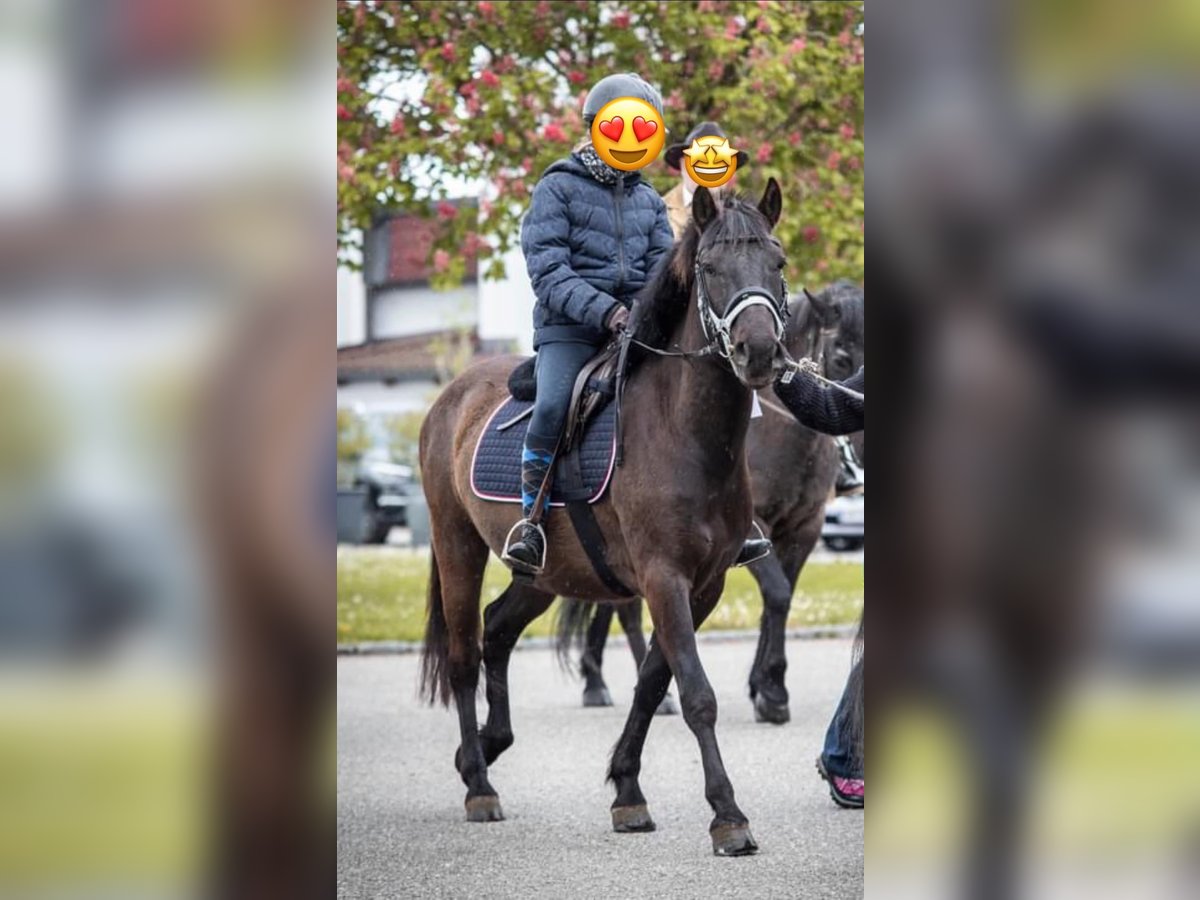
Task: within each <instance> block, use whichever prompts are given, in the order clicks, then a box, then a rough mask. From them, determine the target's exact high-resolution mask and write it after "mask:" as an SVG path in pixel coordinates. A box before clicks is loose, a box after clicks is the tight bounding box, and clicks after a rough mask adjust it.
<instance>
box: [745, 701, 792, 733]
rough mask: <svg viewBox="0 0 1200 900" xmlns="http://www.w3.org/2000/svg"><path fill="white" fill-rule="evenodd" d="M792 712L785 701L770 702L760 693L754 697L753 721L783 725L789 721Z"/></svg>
mask: <svg viewBox="0 0 1200 900" xmlns="http://www.w3.org/2000/svg"><path fill="white" fill-rule="evenodd" d="M791 718H792V714H791V712H790V711H789V710H788V705H787V704H786V703H772V702H771V701H770V700H768V699H767V698H766V697H764V696H763V695H762V694H759V695H758V696H757V697H755V698H754V721H755V722H770V723H771V724H772V725H783V724H784V723H785V722H789V721H791Z"/></svg>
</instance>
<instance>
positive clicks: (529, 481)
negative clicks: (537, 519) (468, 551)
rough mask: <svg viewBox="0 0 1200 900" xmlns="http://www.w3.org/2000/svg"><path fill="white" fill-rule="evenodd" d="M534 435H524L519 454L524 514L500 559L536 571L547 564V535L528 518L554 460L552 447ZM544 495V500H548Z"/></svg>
mask: <svg viewBox="0 0 1200 900" xmlns="http://www.w3.org/2000/svg"><path fill="white" fill-rule="evenodd" d="M546 445H547V442H546V441H541V440H538V438H537V436H536V435H526V438H525V450H524V452H523V453H522V454H521V512H522V514H523V518H522V520H521V521H520V522H518V523H517V524H516V525H515V526H514V527H513V530H512V531H510V532H509V534H508V542H507V545H506V546H505V548H504V553H503V555H502V556H501V559H502V560H503V561H504V562H506V563H508V565H509V566H510V567H511V568H512V569H513V570H514V571H518V572H524V573H526V574H529V575H538V574H540V573H541V571H542V568H543V567H544V566H545V564H546V535H545V533H544V532H543V531H542V529H541V528H540V527H539V526H537V525H534V524H533V523H532V522H530V521H529V519H530V517H531V516H532V515H533V506H534V503H536V502H537V495H538V492H539V491H541V489H542V484H543V483H544V482H545V480H546V476H547V475H548V474H549V472H550V465H551V463H552V462H553V461H554V447H553V445H552V444H551V445H550V446H548V447H547V446H546ZM549 499H550V498H549V497H548V496H547V497H546V502H548V501H549Z"/></svg>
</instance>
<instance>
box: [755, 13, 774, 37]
mask: <svg viewBox="0 0 1200 900" xmlns="http://www.w3.org/2000/svg"><path fill="white" fill-rule="evenodd" d="M758 30H759V31H761V32H762V33H763V34H770V33H771V23H770V22H768V21H767V18H766V16H759V18H758Z"/></svg>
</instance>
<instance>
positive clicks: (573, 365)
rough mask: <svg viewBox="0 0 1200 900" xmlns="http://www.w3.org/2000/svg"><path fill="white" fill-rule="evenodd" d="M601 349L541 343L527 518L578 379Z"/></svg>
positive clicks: (525, 475)
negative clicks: (582, 370) (583, 369)
mask: <svg viewBox="0 0 1200 900" xmlns="http://www.w3.org/2000/svg"><path fill="white" fill-rule="evenodd" d="M598 350H599V348H598V347H597V346H596V345H594V344H588V343H583V342H578V341H550V342H547V343H544V344H541V345H540V346H539V347H538V350H537V362H536V363H535V368H534V377H535V378H536V379H537V398H536V399H535V400H534V402H533V415H532V416H530V417H529V431H528V432H526V434H525V449H524V452H523V454H522V456H521V508H522V513H523V514H524V516H525V518H529V516H530V514H531V513H532V512H533V505H534V502H535V501H536V499H537V492H538V489H539V488H540V487H541V485H542V479H543V478H544V477H545V475H546V472H547V471H548V470H549V468H550V460H551V458H552V457H553V455H554V448H555V447H557V446H558V438H559V435H560V434H561V433H562V429H563V425H564V424H565V423H566V419H567V407H568V406H570V404H571V391H572V389H574V387H575V379H576V378H577V377H579V370H580V369H582V368H583V367H584V365H585V364H586V363H587V361H588V360H589V359H591V358H592V357H593V356H595V355H596V353H597V351H598Z"/></svg>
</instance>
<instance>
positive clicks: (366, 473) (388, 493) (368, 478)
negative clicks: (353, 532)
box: [354, 458, 421, 544]
mask: <svg viewBox="0 0 1200 900" xmlns="http://www.w3.org/2000/svg"><path fill="white" fill-rule="evenodd" d="M354 486H355V487H357V488H362V489H363V490H365V491H366V492H367V498H366V511H365V515H366V517H367V521H366V527H365V528H364V529H363V531H364V537H363V543H364V544H382V543H383V542H384V541H386V540H387V537H388V533H389V532H390V531H391V530H392V529H393V528H395V527H396V526H398V525H407V524H408V504H409V501H410V499H411V498H412V497H413V496H414V495H417V494H420V492H421V487H420V485H419V484H417V480H416V478H415V477H414V474H413V470H412V468H411V467H410V466H404V465H400V464H398V463H394V462H391V461H390V460H386V459H371V458H367V459H364V460H363V461H362V462H361V463H359V466H358V471H357V473H356V474H355V478H354Z"/></svg>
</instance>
